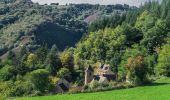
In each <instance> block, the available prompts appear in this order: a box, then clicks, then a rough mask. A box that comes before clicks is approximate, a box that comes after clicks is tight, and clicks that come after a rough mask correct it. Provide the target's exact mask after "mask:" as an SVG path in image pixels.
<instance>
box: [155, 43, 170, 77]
mask: <svg viewBox="0 0 170 100" xmlns="http://www.w3.org/2000/svg"><path fill="white" fill-rule="evenodd" d="M156 69H157V73H158V74H159V75H164V76H170V45H169V44H166V45H164V46H163V47H162V50H161V51H160V53H159V55H158V64H157V66H156Z"/></svg>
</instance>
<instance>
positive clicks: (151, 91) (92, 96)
mask: <svg viewBox="0 0 170 100" xmlns="http://www.w3.org/2000/svg"><path fill="white" fill-rule="evenodd" d="M15 100H170V78H164V79H161V80H158V81H156V82H155V83H153V84H152V85H150V86H143V87H136V88H131V89H122V90H113V91H107V92H96V93H82V94H70V95H69V94H65V95H54V96H44V97H32V98H27V97H26V98H18V99H15Z"/></svg>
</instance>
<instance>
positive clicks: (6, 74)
mask: <svg viewBox="0 0 170 100" xmlns="http://www.w3.org/2000/svg"><path fill="white" fill-rule="evenodd" d="M13 76H14V75H13V73H12V67H11V66H10V65H5V66H4V67H3V68H1V69H0V81H7V80H10V79H11V78H12V77H13Z"/></svg>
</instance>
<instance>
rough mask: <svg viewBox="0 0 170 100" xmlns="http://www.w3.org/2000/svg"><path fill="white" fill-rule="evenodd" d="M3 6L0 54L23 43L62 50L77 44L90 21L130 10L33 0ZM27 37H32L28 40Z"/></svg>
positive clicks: (123, 7) (0, 20) (4, 3)
mask: <svg viewBox="0 0 170 100" xmlns="http://www.w3.org/2000/svg"><path fill="white" fill-rule="evenodd" d="M0 5H1V6H0V33H1V34H0V55H2V54H4V53H5V52H7V51H8V50H11V49H13V48H16V47H19V46H22V45H27V47H28V48H29V49H30V50H32V49H36V48H37V47H39V46H42V45H45V44H47V45H48V47H51V46H52V45H54V44H56V45H57V47H58V48H59V49H60V50H64V49H65V48H66V47H72V46H73V47H74V46H75V44H76V43H77V42H78V41H79V40H80V39H81V37H82V36H83V34H85V33H86V32H87V27H88V24H89V23H91V22H92V21H94V20H95V19H97V18H99V17H101V16H106V15H112V14H114V13H117V11H119V12H120V13H123V12H125V11H126V10H128V9H130V7H129V6H127V7H126V6H123V5H112V6H100V5H90V4H78V5H75V4H70V5H58V4H55V3H54V4H51V5H39V4H36V3H33V2H32V1H31V0H8V1H5V0H1V1H0ZM96 14H98V15H97V16H95V15H96ZM24 37H31V38H29V39H27V40H29V41H24V40H22V38H24Z"/></svg>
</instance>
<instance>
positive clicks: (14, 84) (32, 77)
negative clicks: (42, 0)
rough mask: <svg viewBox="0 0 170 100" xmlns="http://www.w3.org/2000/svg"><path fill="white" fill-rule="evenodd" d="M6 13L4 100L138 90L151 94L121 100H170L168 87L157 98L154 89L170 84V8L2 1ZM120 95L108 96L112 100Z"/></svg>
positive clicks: (0, 87) (166, 1) (0, 88)
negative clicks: (156, 99) (8, 99)
mask: <svg viewBox="0 0 170 100" xmlns="http://www.w3.org/2000/svg"><path fill="white" fill-rule="evenodd" d="M1 5H2V9H1V14H2V17H1V18H2V19H1V29H0V30H1V31H0V32H1V34H0V43H1V44H0V45H1V46H2V49H1V54H2V56H1V60H0V99H1V98H2V99H6V98H9V97H23V96H45V95H49V94H60V93H80V92H97V91H105V90H113V89H120V88H130V87H139V86H146V87H147V88H145V87H144V92H143V91H140V89H139V88H140V87H139V88H134V89H132V90H133V91H136V92H133V91H131V89H129V90H123V91H125V92H123V91H121V90H120V91H121V92H118V93H117V97H116V98H118V99H119V96H122V95H123V96H126V97H127V98H128V96H130V97H129V98H131V97H133V95H131V94H136V96H135V97H134V98H137V96H138V97H139V96H141V97H142V96H143V95H141V94H143V93H146V97H143V98H144V99H145V98H148V95H151V96H154V94H156V96H157V94H158V93H160V92H161V93H160V96H161V98H164V97H165V99H167V97H166V96H168V94H167V93H169V92H168V90H165V88H164V86H168V87H169V85H168V84H169V82H168V83H165V84H163V83H162V84H160V88H159V86H158V90H155V91H153V90H152V88H150V87H148V85H150V84H152V85H154V84H155V85H159V84H158V83H154V80H155V81H157V80H156V79H160V78H161V77H170V10H169V9H170V6H169V5H170V0H163V1H162V2H161V3H159V2H148V3H146V4H145V5H143V6H141V7H139V8H136V7H129V6H128V5H120V4H117V5H89V4H78V5H77V4H76V5H75V4H70V5H58V4H57V3H53V4H51V5H39V4H35V3H32V2H31V1H28V0H26V1H25V0H8V1H6V0H3V1H1ZM11 15H12V16H11ZM162 81H163V80H162ZM167 81H169V78H168V79H167ZM162 86H163V87H162ZM151 87H152V86H151ZM155 88H156V87H155ZM135 89H137V90H135ZM145 89H146V90H145ZM159 89H160V90H161V89H163V90H165V91H166V93H164V92H163V90H161V91H159ZM126 91H129V93H127V95H126ZM137 91H138V92H137ZM149 91H152V92H149ZM114 93H115V94H116V92H115V91H113V93H112V92H108V94H107V95H108V96H109V97H108V99H111V98H114V97H113V94H114ZM122 93H123V94H122ZM140 93H141V94H140ZM94 94H96V95H95V96H94V97H96V98H98V97H100V93H94ZM77 95H78V97H77V98H79V97H80V98H81V94H77ZM82 95H84V94H82ZM89 95H90V94H89ZM92 95H93V94H92ZM164 95H165V96H164ZM73 96H74V95H73ZM156 96H155V97H156ZM54 97H55V96H54ZM65 97H68V98H69V95H65V96H63V97H62V96H61V98H63V99H65ZM105 97H107V96H106V94H102V95H101V98H105ZM45 98H46V97H45ZM47 98H48V97H47ZM58 98H60V96H58ZM72 98H73V97H72ZM82 98H85V99H86V98H87V99H88V98H89V96H85V97H84V96H83V97H82ZM37 99H38V98H37ZM52 99H53V98H52ZM73 99H74V98H73ZM122 99H124V98H122ZM153 99H154V98H153Z"/></svg>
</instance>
